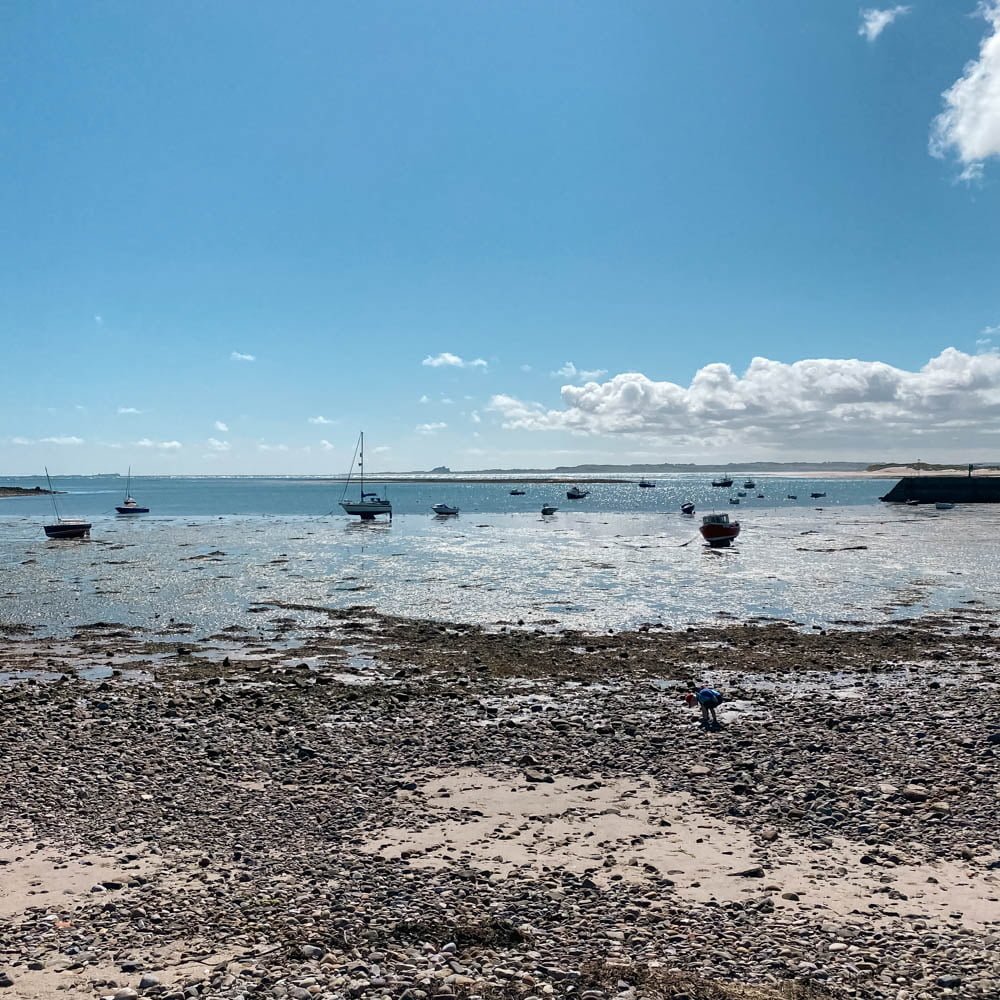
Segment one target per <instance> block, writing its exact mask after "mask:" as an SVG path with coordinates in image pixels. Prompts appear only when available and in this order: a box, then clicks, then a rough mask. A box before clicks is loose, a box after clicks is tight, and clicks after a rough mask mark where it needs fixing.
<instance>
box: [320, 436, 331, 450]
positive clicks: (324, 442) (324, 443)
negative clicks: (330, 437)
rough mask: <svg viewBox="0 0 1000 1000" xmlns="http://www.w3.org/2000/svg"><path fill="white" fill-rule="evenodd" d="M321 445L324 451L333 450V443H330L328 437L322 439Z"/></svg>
mask: <svg viewBox="0 0 1000 1000" xmlns="http://www.w3.org/2000/svg"><path fill="white" fill-rule="evenodd" d="M319 446H320V447H321V448H322V449H323V451H333V445H332V444H330V442H329V441H327V440H326V438H323V440H322V441H320V443H319Z"/></svg>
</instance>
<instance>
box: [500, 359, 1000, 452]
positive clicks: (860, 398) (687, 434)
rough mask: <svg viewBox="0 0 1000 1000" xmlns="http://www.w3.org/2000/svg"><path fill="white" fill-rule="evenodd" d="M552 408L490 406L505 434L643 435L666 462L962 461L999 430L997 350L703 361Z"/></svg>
mask: <svg viewBox="0 0 1000 1000" xmlns="http://www.w3.org/2000/svg"><path fill="white" fill-rule="evenodd" d="M562 401H563V408H562V409H547V408H546V407H544V406H542V405H541V404H539V403H530V402H524V401H522V400H519V399H516V398H514V397H512V396H503V395H500V396H494V397H493V398H492V400H491V401H490V408H491V409H492V410H494V411H496V412H498V413H500V414H501V416H502V418H503V425H504V427H506V428H508V429H518V430H531V431H544V430H556V431H570V432H575V433H579V434H603V435H633V436H636V437H642V436H646V437H648V438H651V439H655V440H658V441H659V442H660V443H661V446H662V447H663V448H664V452H665V453H673V454H677V453H678V452H679V451H680V450H683V449H684V448H685V447H687V448H689V449H690V448H697V449H699V450H705V449H710V451H708V452H706V454H711V455H717V454H719V453H720V452H721V451H727V452H728V453H730V454H732V453H733V450H734V449H736V448H739V449H745V450H746V451H753V452H754V453H756V454H762V453H773V452H774V450H779V451H781V450H783V451H794V452H795V453H797V454H803V453H806V452H809V451H812V452H815V453H817V454H832V453H835V452H839V453H848V452H849V453H850V457H856V456H859V455H860V456H862V457H864V456H871V455H873V454H876V453H879V454H881V453H883V452H885V453H889V452H893V453H895V452H897V451H899V452H900V453H903V454H905V446H906V445H907V444H911V445H913V444H914V443H915V442H916V441H917V440H920V441H921V442H927V443H928V444H931V443H933V442H934V441H939V442H940V443H941V446H942V447H943V448H944V447H947V448H950V449H951V450H953V451H957V452H958V453H959V454H960V455H961V454H962V453H963V450H964V449H967V448H970V447H973V446H975V445H976V444H977V443H978V444H980V445H982V444H986V443H989V444H991V445H992V443H993V441H995V440H996V435H997V433H1000V353H996V352H989V353H984V354H975V355H971V354H965V353H963V352H962V351H959V350H956V349H955V348H953V347H949V348H947V349H946V350H944V351H942V352H941V353H940V354H939V355H938V356H937V357H935V358H932V359H931V360H930V361H928V362H927V364H925V365H924V366H923V367H922V368H921V369H920V370H919V371H906V370H904V369H901V368H895V367H893V366H892V365H888V364H885V363H883V362H880V361H857V360H835V359H824V358H817V359H807V360H803V361H796V362H794V363H793V364H784V363H782V362H778V361H770V360H768V359H767V358H754V359H753V361H752V362H751V363H750V366H749V368H747V370H746V371H745V372H744V373H743V374H742V375H738V374H736V373H735V372H734V371H733V370H732V369H731V368H730V367H729V365H727V364H721V363H716V364H709V365H706V366H705V367H704V368H702V369H700V370H699V371H698V372H696V373H695V376H694V378H693V379H692V380H691V384H690V385H688V386H681V385H677V384H675V383H673V382H657V381H654V380H652V379H650V378H647V377H646V376H645V375H642V374H640V373H638V372H626V373H623V374H620V375H615V376H614V378H611V379H609V380H608V381H606V382H602V383H596V382H591V383H589V384H587V385H584V386H574V385H566V386H563V388H562ZM746 451H744V452H743V453H746ZM926 453H928V452H925V454H926ZM665 460H666V459H665Z"/></svg>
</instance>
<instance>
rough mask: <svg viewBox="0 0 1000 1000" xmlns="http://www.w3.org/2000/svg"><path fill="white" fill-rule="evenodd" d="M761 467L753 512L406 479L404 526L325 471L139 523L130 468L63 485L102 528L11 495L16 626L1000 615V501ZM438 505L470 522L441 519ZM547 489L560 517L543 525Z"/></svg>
mask: <svg viewBox="0 0 1000 1000" xmlns="http://www.w3.org/2000/svg"><path fill="white" fill-rule="evenodd" d="M755 478H756V480H757V483H758V487H759V489H760V491H761V492H763V493H764V494H765V498H764V499H763V500H757V499H756V498H755V497H751V498H746V499H741V503H740V505H739V506H736V505H730V504H729V503H728V498H729V496H730V495H735V488H734V490H720V489H713V488H712V487H711V486H710V485H709V484H708V480H707V479H706V478H705V477H704V476H674V477H662V478H660V479H659V480H658V482H659V485H658V487H657V488H656V489H652V490H650V489H640V488H639V487H638V486H637V485H635V484H634V483H613V484H594V485H590V486H589V488H590V489H591V495H590V496H589V497H588V498H586V499H585V500H581V501H569V500H567V499H566V498H565V490H566V486H565V485H553V484H541V483H532V482H528V483H526V484H525V486H524V488H525V489H526V490H527V495H526V496H523V497H511V496H510V495H509V490H510V489H511V488H513V486H515V485H520V483H500V484H495V483H473V484H468V483H433V484H431V483H395V484H391V485H390V486H389V496H390V498H391V500H392V502H393V506H394V510H395V512H396V513H395V516H394V519H393V521H392V522H391V523H389V522H386V521H382V520H380V521H378V522H374V523H367V524H366V523H361V522H360V521H359V520H358V519H356V518H349V517H347V516H346V515H344V514H343V513H342V512H341V511H340V510H339V507H336V503H337V500H338V499H339V497H340V494H341V491H342V490H343V485H342V484H336V483H331V482H329V481H323V480H291V479H235V478H234V479H211V478H206V479H180V478H178V479H134V480H133V481H132V493H133V494H134V495H135V496H136V498H137V499H139V500H140V502H141V503H143V504H147V505H148V506H149V507H150V508H151V509H152V513H151V514H149V515H142V516H137V517H118V516H116V515H114V513H113V508H114V504H115V503H116V502H118V501H119V500H120V497H121V494H122V484H121V483H120V482H119V481H116V480H114V479H111V480H107V479H100V478H94V479H66V480H60V481H58V482H54V485H55V486H56V488H58V489H67V490H68V492H67V493H66V494H64V495H61V496H59V497H58V498H57V500H58V503H59V505H60V510H61V513H62V514H63V516H66V517H70V516H73V517H86V518H88V519H90V520H91V521H92V522H93V530H92V537H91V539H90V540H89V541H78V542H74V541H48V540H46V539H45V537H44V534H43V532H42V525H43V523H44V522H45V521H46V520H50V519H51V503H50V501H49V499H48V498H47V497H38V498H35V497H31V498H17V499H9V500H0V573H2V577H0V625H3V624H25V625H29V626H31V627H33V628H36V629H38V630H39V631H41V632H45V633H52V634H58V633H60V632H65V631H68V630H70V629H71V628H72V627H73V626H75V625H77V624H82V623H88V622H94V621H114V622H122V623H124V624H127V625H133V626H137V627H141V628H155V629H157V630H160V631H161V632H163V634H169V633H170V628H171V624H172V623H173V624H174V625H176V623H178V622H186V623H190V624H191V625H192V626H193V627H194V628H195V629H196V630H197V631H199V632H203V633H205V634H210V633H213V632H216V631H218V630H219V629H221V628H224V627H226V626H230V625H242V626H244V627H248V628H258V627H259V626H260V625H261V622H262V616H261V613H260V612H261V608H262V607H264V606H266V605H267V604H268V602H272V601H273V602H283V603H293V604H305V605H312V606H315V607H329V608H340V607H346V606H349V605H359V604H360V605H367V606H372V607H374V608H376V609H378V610H379V611H382V612H386V613H389V614H398V615H404V616H411V617H420V618H437V619H443V620H454V621H466V622H475V623H481V624H486V625H501V624H509V623H514V624H516V623H518V622H523V623H524V624H525V625H536V626H537V627H541V628H558V627H571V628H585V629H606V628H623V627H628V626H633V625H636V624H638V623H640V622H664V623H666V624H670V625H684V624H699V623H706V622H712V621H721V620H731V619H736V620H747V619H751V618H773V619H781V620H788V621H792V622H795V623H799V624H803V625H818V626H834V627H836V626H837V625H843V626H852V627H853V626H858V625H867V624H876V623H878V622H882V621H886V620H890V619H894V618H900V617H911V616H916V615H921V614H925V613H927V612H936V611H949V610H952V609H962V610H963V611H976V610H988V609H995V608H998V607H1000V560H998V559H997V557H996V546H995V541H994V540H995V538H996V533H997V530H998V528H1000V508H994V507H993V506H991V505H980V506H970V507H958V508H956V509H955V510H952V511H947V512H938V511H936V510H934V509H932V508H928V507H920V508H913V507H906V506H903V507H899V506H895V505H892V506H887V505H883V504H880V503H878V501H877V499H876V498H877V496H878V495H879V494H881V493H883V492H885V490H886V488H887V486H888V484H887V483H885V482H884V481H872V480H863V479H859V480H850V479H836V480H826V481H824V480H815V479H802V480H790V479H777V478H770V477H761V476H756V477H755ZM26 485H34V481H31V482H30V483H27V484H26ZM754 492H756V491H754ZM810 492H826V493H827V496H826V497H825V498H823V499H820V500H810V499H809V493H810ZM789 493H793V494H797V496H798V497H799V499H798V501H789V500H786V499H785V497H786V495H787V494H789ZM686 499H692V500H693V501H694V502H695V504H696V505H697V507H698V510H699V514H700V513H701V512H703V511H707V510H710V509H716V510H722V511H725V512H727V513H729V514H730V515H731V516H732V517H733V518H738V519H739V520H740V521H741V523H742V525H743V531H742V534H741V535H740V538H739V540H738V541H737V542H736V544H735V545H734V546H733V547H732V548H730V549H721V550H710V549H707V548H706V547H705V546H704V545H703V544H702V541H701V538H700V536H699V535H698V532H697V527H698V524H699V523H700V519H699V518H698V517H695V518H689V517H684V516H682V515H681V514H680V513H679V511H678V507H679V504H680V502H682V501H683V500H686ZM438 502H445V503H449V504H454V505H456V506H459V507H460V508H461V514H460V515H459V516H458V517H454V518H446V519H441V518H436V517H434V516H433V515H432V514H431V513H430V509H429V508H430V505H431V504H433V503H438ZM543 503H554V504H555V505H556V506H558V507H559V508H560V510H559V512H558V513H557V514H555V515H553V516H552V517H542V516H541V515H540V513H539V511H540V509H541V506H542V504H543ZM331 510H333V511H334V513H332V514H328V513H327V512H328V511H331ZM277 613H278V612H275V614H277ZM264 617H265V618H266V613H265V616H264Z"/></svg>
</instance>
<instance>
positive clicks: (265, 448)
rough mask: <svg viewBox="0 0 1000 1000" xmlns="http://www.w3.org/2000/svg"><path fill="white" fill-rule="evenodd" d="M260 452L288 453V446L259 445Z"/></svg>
mask: <svg viewBox="0 0 1000 1000" xmlns="http://www.w3.org/2000/svg"><path fill="white" fill-rule="evenodd" d="M257 450H258V451H288V445H287V444H259V445H257Z"/></svg>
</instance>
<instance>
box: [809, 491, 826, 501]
mask: <svg viewBox="0 0 1000 1000" xmlns="http://www.w3.org/2000/svg"><path fill="white" fill-rule="evenodd" d="M809 496H810V497H812V499H813V500H818V499H819V498H820V497H825V496H826V494H825V493H810V494H809Z"/></svg>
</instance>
